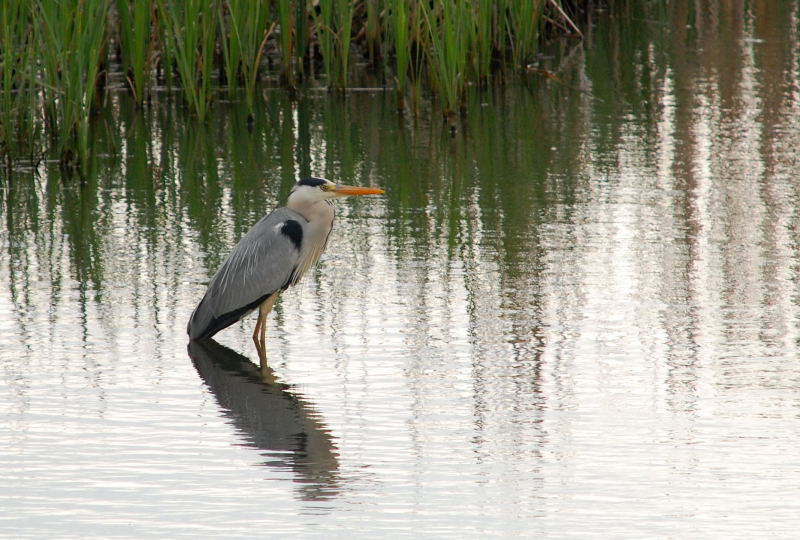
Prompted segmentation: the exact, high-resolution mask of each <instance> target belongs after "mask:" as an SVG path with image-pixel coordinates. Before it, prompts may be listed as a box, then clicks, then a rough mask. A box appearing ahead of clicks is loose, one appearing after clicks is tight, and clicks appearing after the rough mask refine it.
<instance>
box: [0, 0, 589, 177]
mask: <svg viewBox="0 0 800 540" xmlns="http://www.w3.org/2000/svg"><path fill="white" fill-rule="evenodd" d="M565 3H568V5H564V4H565ZM582 3H583V2H582V0H530V1H527V2H520V1H518V0H476V1H475V2H466V1H464V0H432V1H430V2H428V1H425V2H418V1H415V0H317V1H313V2H312V1H310V0H182V1H180V2H177V1H172V0H92V1H89V0H35V1H32V2H31V1H26V0H3V2H0V47H1V48H0V154H2V155H3V156H4V157H5V158H6V161H13V159H16V158H18V157H19V155H20V151H21V148H23V147H25V146H26V145H35V143H37V141H38V142H41V140H40V139H41V135H40V134H41V132H43V131H47V132H48V133H50V134H52V141H54V145H53V146H51V148H52V147H55V148H56V149H57V150H58V153H59V156H60V159H61V160H62V162H63V163H65V164H77V165H80V164H81V163H82V162H85V160H86V158H87V152H89V144H88V137H89V132H90V130H91V124H92V122H91V119H92V114H93V111H94V110H96V109H97V107H99V106H101V105H102V103H103V101H104V98H105V96H106V93H107V92H108V89H107V86H106V84H105V81H106V80H107V78H108V77H107V76H108V75H109V72H115V71H116V72H119V73H121V74H122V77H121V79H122V80H124V81H125V82H126V85H125V88H126V89H127V91H128V92H130V94H131V96H132V97H133V99H134V101H135V103H136V104H137V105H138V106H140V107H145V106H147V104H148V103H149V102H150V101H151V96H152V92H153V89H154V87H167V88H176V87H177V89H178V90H179V92H180V94H181V95H182V96H183V101H184V102H185V104H186V106H187V108H188V109H189V110H190V111H192V113H193V114H195V115H196V116H197V117H198V118H199V119H201V120H202V119H204V118H205V117H206V115H207V113H208V110H209V107H211V106H213V102H214V101H215V100H216V99H219V98H224V99H231V100H244V101H245V102H246V103H247V105H248V107H249V109H250V110H251V112H252V111H253V108H254V105H255V102H256V100H258V99H264V98H263V95H264V94H263V93H259V88H261V87H263V86H271V87H274V86H276V85H280V86H283V87H286V88H289V89H295V88H302V87H306V86H319V85H320V84H322V85H324V86H327V87H328V88H330V89H332V90H337V91H342V90H346V89H347V88H348V87H349V86H350V83H351V81H352V80H354V73H355V72H357V70H359V69H361V70H364V69H367V70H370V71H372V73H373V74H374V75H377V78H378V81H382V83H379V84H384V85H385V86H387V87H390V88H393V89H394V90H395V92H396V96H397V104H398V110H400V111H401V112H403V111H405V110H408V108H407V105H406V103H407V102H408V98H410V102H411V104H412V107H411V110H412V111H414V112H416V111H417V110H418V104H419V99H420V95H421V92H422V91H428V92H430V93H431V95H432V96H433V97H434V101H435V102H436V103H438V104H439V108H440V110H441V112H442V114H443V115H444V117H445V118H446V119H448V120H449V121H450V122H451V124H453V125H454V124H455V123H456V121H457V111H459V110H463V108H464V103H465V99H466V90H467V88H468V86H470V85H483V84H487V83H488V82H489V81H490V80H491V79H492V78H494V77H497V76H500V77H506V76H508V74H509V73H514V72H516V71H524V70H526V67H527V66H528V65H529V64H530V62H531V61H532V60H533V58H534V55H535V54H536V51H537V48H538V46H539V41H540V37H541V33H542V30H543V28H544V26H545V25H546V24H547V23H548V21H549V22H552V23H554V24H553V26H555V27H557V28H561V29H567V30H568V31H571V32H574V33H578V32H579V31H578V30H577V28H576V27H575V25H574V23H573V22H572V21H571V20H569V18H568V17H569V16H568V14H567V13H568V12H570V10H574V9H575V8H576V6H579V5H580V4H582ZM354 66H358V68H355V67H354ZM278 81H280V82H278Z"/></svg>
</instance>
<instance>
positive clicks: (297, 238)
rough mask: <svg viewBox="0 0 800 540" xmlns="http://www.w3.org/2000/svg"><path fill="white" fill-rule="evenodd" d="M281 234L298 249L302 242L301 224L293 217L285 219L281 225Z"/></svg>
mask: <svg viewBox="0 0 800 540" xmlns="http://www.w3.org/2000/svg"><path fill="white" fill-rule="evenodd" d="M281 234H282V235H283V236H285V237H286V238H288V239H289V240H291V241H292V244H294V247H295V249H297V251H300V244H301V243H302V242H303V226H302V225H300V223H298V222H297V221H295V220H293V219H287V220H286V221H285V222H284V223H283V226H282V227H281Z"/></svg>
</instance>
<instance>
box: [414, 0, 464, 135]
mask: <svg viewBox="0 0 800 540" xmlns="http://www.w3.org/2000/svg"><path fill="white" fill-rule="evenodd" d="M420 6H421V8H422V13H423V18H424V21H425V25H426V29H427V39H428V40H429V41H428V47H427V49H426V54H427V60H428V72H429V74H430V79H431V85H432V86H433V90H434V91H435V92H436V93H437V94H438V96H439V99H440V101H441V104H442V113H443V114H444V116H445V117H446V118H447V119H448V121H449V122H450V123H451V126H453V125H455V111H456V109H457V108H458V107H459V106H460V105H461V104H462V103H463V102H464V97H465V92H466V66H467V52H468V45H469V33H470V24H471V16H470V7H469V5H468V4H467V3H466V2H461V1H459V0H441V1H440V2H438V5H436V6H434V7H430V6H428V4H427V3H425V2H422V3H421V4H420Z"/></svg>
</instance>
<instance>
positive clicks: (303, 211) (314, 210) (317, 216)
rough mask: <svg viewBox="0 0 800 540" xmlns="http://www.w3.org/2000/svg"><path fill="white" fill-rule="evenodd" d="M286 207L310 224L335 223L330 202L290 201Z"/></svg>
mask: <svg viewBox="0 0 800 540" xmlns="http://www.w3.org/2000/svg"><path fill="white" fill-rule="evenodd" d="M286 206H287V207H288V208H289V209H291V210H294V211H295V212H297V213H298V214H300V215H301V216H303V217H304V218H306V221H308V222H309V223H315V222H323V223H330V222H332V221H333V215H334V209H333V204H331V202H330V201H329V200H323V201H314V202H307V201H302V200H301V201H294V200H291V199H290V200H289V201H287V203H286Z"/></svg>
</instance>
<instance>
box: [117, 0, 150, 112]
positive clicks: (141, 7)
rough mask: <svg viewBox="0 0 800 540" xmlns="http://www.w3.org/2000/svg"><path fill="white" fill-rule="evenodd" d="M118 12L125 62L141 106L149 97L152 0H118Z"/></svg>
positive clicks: (134, 92) (128, 77)
mask: <svg viewBox="0 0 800 540" xmlns="http://www.w3.org/2000/svg"><path fill="white" fill-rule="evenodd" d="M116 5H117V12H118V13H119V33H120V35H119V44H120V50H121V52H122V65H123V67H124V68H125V74H126V77H127V80H128V85H129V86H130V89H131V92H133V99H134V101H135V102H136V104H137V105H139V106H141V105H142V104H143V103H144V100H145V98H146V97H147V92H148V87H149V82H150V69H151V63H152V56H153V45H154V40H153V39H152V38H151V29H150V27H151V19H152V15H153V3H152V0H133V1H132V0H117V3H116Z"/></svg>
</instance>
